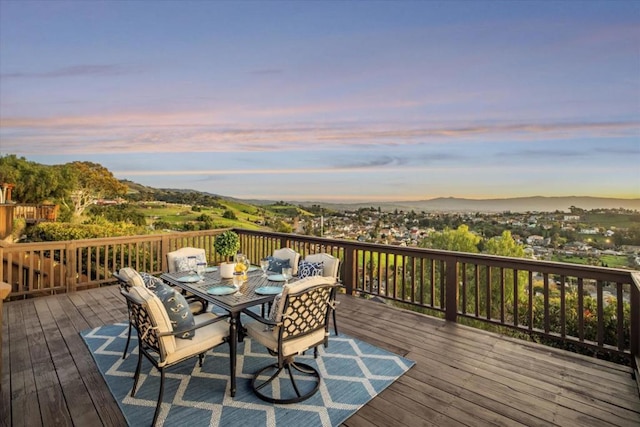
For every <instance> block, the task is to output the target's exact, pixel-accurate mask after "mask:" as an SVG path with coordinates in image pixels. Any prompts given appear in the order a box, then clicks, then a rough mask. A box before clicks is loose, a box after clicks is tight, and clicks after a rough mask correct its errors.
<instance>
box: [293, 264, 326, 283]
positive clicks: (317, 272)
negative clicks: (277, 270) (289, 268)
mask: <svg viewBox="0 0 640 427" xmlns="http://www.w3.org/2000/svg"><path fill="white" fill-rule="evenodd" d="M323 271H324V263H323V262H310V261H300V264H298V277H299V278H300V279H304V278H305V277H311V276H323Z"/></svg>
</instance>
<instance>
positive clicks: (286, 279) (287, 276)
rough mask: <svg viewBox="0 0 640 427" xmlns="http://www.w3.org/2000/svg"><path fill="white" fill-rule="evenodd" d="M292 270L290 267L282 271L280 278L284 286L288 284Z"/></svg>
mask: <svg viewBox="0 0 640 427" xmlns="http://www.w3.org/2000/svg"><path fill="white" fill-rule="evenodd" d="M292 272H293V269H292V268H291V267H285V268H283V269H282V277H283V278H284V284H285V285H286V284H288V283H289V279H291V278H292V277H293V274H292Z"/></svg>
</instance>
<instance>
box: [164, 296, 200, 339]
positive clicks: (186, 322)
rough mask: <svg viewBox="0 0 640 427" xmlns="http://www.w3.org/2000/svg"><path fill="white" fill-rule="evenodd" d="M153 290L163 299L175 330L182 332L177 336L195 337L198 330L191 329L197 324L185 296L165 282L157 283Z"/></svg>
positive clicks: (183, 337) (184, 337)
mask: <svg viewBox="0 0 640 427" xmlns="http://www.w3.org/2000/svg"><path fill="white" fill-rule="evenodd" d="M153 292H155V294H156V296H157V297H158V299H159V300H160V301H162V304H163V305H164V308H165V310H166V311H167V315H168V316H169V320H171V326H172V327H173V332H180V333H179V334H176V336H175V337H176V338H182V339H191V338H193V337H194V336H195V334H196V331H195V330H193V331H189V329H191V328H193V327H194V326H195V325H196V321H195V319H194V318H193V314H192V313H191V310H190V309H189V303H187V300H186V299H185V298H184V296H183V295H182V294H180V293H179V292H176V290H175V289H173V288H172V287H171V286H169V285H167V284H165V283H156V285H155V289H153Z"/></svg>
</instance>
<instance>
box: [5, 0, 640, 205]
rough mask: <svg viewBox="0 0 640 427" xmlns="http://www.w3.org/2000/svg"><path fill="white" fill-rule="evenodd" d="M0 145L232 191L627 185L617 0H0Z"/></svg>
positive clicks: (275, 196)
mask: <svg viewBox="0 0 640 427" xmlns="http://www.w3.org/2000/svg"><path fill="white" fill-rule="evenodd" d="M0 154H2V155H6V154H16V155H18V156H24V157H26V158H27V159H28V160H32V161H36V162H39V163H45V164H61V163H66V162H70V161H75V160H88V161H93V162H97V163H100V164H102V165H103V166H105V167H107V168H108V169H110V170H111V171H112V172H114V174H115V175H116V176H117V177H118V178H121V179H129V180H132V181H135V182H138V183H141V184H145V185H149V186H153V187H157V188H181V189H194V190H200V191H208V192H211V193H215V194H221V195H225V196H231V197H238V198H252V199H270V200H300V201H313V200H318V201H360V202H362V201H385V200H418V199H430V198H434V197H466V198H474V199H477V198H494V197H524V196H533V195H542V196H570V195H576V196H600V197H624V198H637V197H640V167H639V166H638V165H639V164H640V3H638V2H635V1H615V2H610V1H584V2H582V1H579V0H576V1H566V2H565V1H554V2H549V1H518V2H511V1H488V2H482V1H478V2H466V1H460V2H457V1H447V2H435V1H433V2H432V1H428V2H416V1H406V2H404V1H395V2H373V1H371V2H366V1H363V2H339V1H330V2H329V1H327V2H323V1H318V2H295V1H294V2H286V1H282V2H253V1H245V2H201V1H180V2H177V1H176V2H174V1H163V2H152V1H135V2H114V1H91V2H83V1H26V2H18V1H0Z"/></svg>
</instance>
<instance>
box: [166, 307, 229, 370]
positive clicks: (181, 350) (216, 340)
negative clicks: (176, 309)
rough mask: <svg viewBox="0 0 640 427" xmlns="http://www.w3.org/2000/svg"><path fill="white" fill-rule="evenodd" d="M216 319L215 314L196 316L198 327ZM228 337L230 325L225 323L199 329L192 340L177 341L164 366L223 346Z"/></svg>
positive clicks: (221, 322)
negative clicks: (220, 345)
mask: <svg viewBox="0 0 640 427" xmlns="http://www.w3.org/2000/svg"><path fill="white" fill-rule="evenodd" d="M216 317H217V316H216V315H215V314H213V313H204V314H201V315H200V316H196V326H197V325H199V324H201V323H203V322H206V321H208V320H211V319H215V318H216ZM228 336H229V324H228V323H227V322H224V321H220V322H216V323H213V324H211V325H207V326H203V327H202V328H198V335H197V336H196V337H195V338H193V339H192V340H176V349H175V352H174V353H170V354H168V355H167V358H166V359H165V361H164V364H171V363H174V362H177V361H179V360H180V359H183V358H185V357H189V356H191V355H194V354H200V353H203V352H205V351H207V350H208V349H210V348H213V347H215V346H217V345H218V344H221V343H222V342H223V341H224V340H225V338H226V337H228ZM164 364H161V365H160V366H162V365H164Z"/></svg>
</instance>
